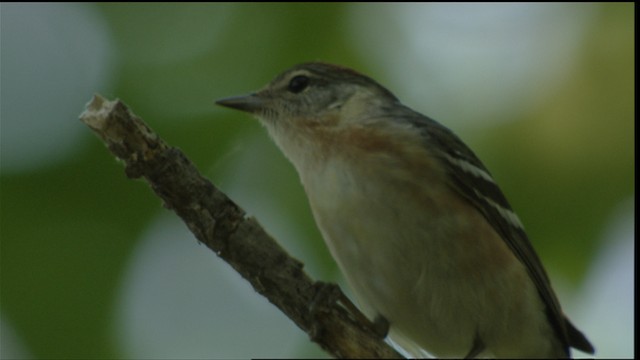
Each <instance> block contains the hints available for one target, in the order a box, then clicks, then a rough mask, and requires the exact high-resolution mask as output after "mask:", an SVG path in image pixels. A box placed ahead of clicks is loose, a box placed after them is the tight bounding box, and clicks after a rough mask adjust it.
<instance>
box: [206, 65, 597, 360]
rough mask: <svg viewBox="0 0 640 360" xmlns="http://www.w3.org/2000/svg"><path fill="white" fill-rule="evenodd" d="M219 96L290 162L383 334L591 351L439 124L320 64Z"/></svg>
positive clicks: (405, 341) (496, 347) (532, 352)
mask: <svg viewBox="0 0 640 360" xmlns="http://www.w3.org/2000/svg"><path fill="white" fill-rule="evenodd" d="M217 103H218V104H220V105H223V106H226V107H230V108H234V109H238V110H242V111H245V112H248V113H251V114H253V115H254V116H256V117H257V118H258V119H259V120H260V121H261V123H262V124H263V125H264V126H265V127H266V128H267V130H268V132H269V134H270V135H271V137H272V138H273V140H274V141H275V142H276V144H277V145H278V147H279V148H280V149H281V150H282V152H283V153H284V154H285V156H286V157H287V158H288V159H289V160H290V161H291V162H292V163H293V165H294V166H295V168H296V170H297V172H298V174H299V175H300V179H301V181H302V184H303V186H304V189H305V191H306V194H307V196H308V198H309V203H310V205H311V209H312V211H313V215H314V218H315V220H316V223H317V224H318V227H319V228H320V231H321V233H322V235H323V237H324V240H325V242H326V243H327V245H328V247H329V249H330V251H331V254H332V255H333V257H334V258H335V260H336V262H337V263H338V266H339V267H340V269H341V270H342V273H343V274H344V276H345V278H346V279H347V282H348V284H349V286H350V287H351V288H352V290H353V292H354V294H355V296H356V298H357V300H358V302H359V304H360V306H361V307H362V309H363V311H364V313H365V314H367V315H368V316H371V318H378V319H383V320H385V321H386V322H387V323H388V324H389V325H390V332H389V335H390V337H391V338H392V339H393V340H394V342H396V343H397V344H399V345H401V346H403V347H405V348H406V349H411V348H414V349H415V348H420V349H424V350H426V351H428V352H429V353H431V354H433V355H436V356H438V357H468V358H474V357H500V358H566V357H570V355H571V353H570V348H572V347H573V348H576V349H579V350H582V351H584V352H587V353H590V354H593V352H594V348H593V346H592V345H591V344H590V343H589V341H588V340H587V339H586V337H585V336H584V335H583V334H582V333H581V332H580V331H579V330H578V329H576V328H575V327H574V326H573V325H572V324H571V322H569V319H567V317H566V316H565V315H564V313H563V312H562V309H561V308H560V304H559V302H558V299H557V298H556V295H555V294H554V292H553V289H552V288H551V284H550V281H549V278H548V276H547V274H546V272H545V270H544V268H543V267H542V263H541V262H540V259H539V258H538V256H537V255H536V253H535V251H534V249H533V247H532V246H531V244H530V242H529V240H528V238H527V235H526V234H525V232H524V228H523V226H522V223H521V222H520V220H519V219H518V216H516V214H515V213H514V212H513V210H512V209H511V206H510V205H509V203H508V202H507V199H506V198H505V196H504V195H503V193H502V191H501V190H500V188H499V187H498V185H497V184H496V182H495V181H494V179H493V177H492V176H491V174H490V173H489V171H488V170H487V168H486V167H485V166H484V165H483V164H482V162H480V160H479V159H478V157H476V155H475V154H474V153H473V152H472V151H471V149H469V147H467V145H465V144H464V143H463V142H462V140H460V139H459V138H458V137H457V136H456V135H455V134H454V133H453V132H451V130H449V129H448V128H446V127H444V126H443V125H441V124H439V123H438V122H436V121H434V120H432V119H430V118H429V117H427V116H424V115H422V114H420V113H418V112H416V111H414V110H411V109H410V108H408V107H407V106H405V105H403V104H402V103H400V101H399V100H398V99H397V98H396V97H395V96H394V95H393V94H392V93H391V92H390V91H389V90H387V89H386V88H384V87H382V86H381V85H379V84H378V83H377V82H376V81H374V80H373V79H371V78H369V77H367V76H364V75H361V74H359V73H357V72H355V71H353V70H351V69H348V68H344V67H340V66H335V65H330V64H326V63H320V62H312V63H306V64H301V65H297V66H294V67H293V68H291V69H289V70H287V71H285V72H284V73H282V74H281V75H279V76H277V77H276V78H275V79H274V80H273V81H271V82H270V83H269V84H268V85H267V86H266V87H264V88H263V89H261V90H259V91H257V92H254V93H251V94H249V95H245V96H238V97H232V98H226V99H222V100H219V101H217Z"/></svg>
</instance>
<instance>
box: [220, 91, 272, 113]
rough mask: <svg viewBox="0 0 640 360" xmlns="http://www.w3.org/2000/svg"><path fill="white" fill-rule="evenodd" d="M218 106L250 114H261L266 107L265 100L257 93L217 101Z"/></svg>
mask: <svg viewBox="0 0 640 360" xmlns="http://www.w3.org/2000/svg"><path fill="white" fill-rule="evenodd" d="M216 104H218V105H222V106H224V107H228V108H232V109H236V110H240V111H246V112H248V113H256V112H259V111H260V110H262V109H264V107H265V101H264V99H263V98H261V97H260V96H258V94H256V93H253V94H249V95H241V96H232V97H228V98H224V99H220V100H216Z"/></svg>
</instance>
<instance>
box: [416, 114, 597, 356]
mask: <svg viewBox="0 0 640 360" xmlns="http://www.w3.org/2000/svg"><path fill="white" fill-rule="evenodd" d="M405 119H407V120H409V122H410V123H412V124H413V125H414V126H416V127H418V128H419V129H420V130H421V131H422V134H423V136H425V137H426V138H427V139H426V140H427V142H429V143H430V144H432V145H433V144H435V145H436V147H437V149H439V150H440V153H436V156H438V157H439V158H440V160H441V161H442V164H443V165H444V166H445V167H446V169H447V172H448V174H449V176H450V177H451V180H452V181H451V185H452V187H453V190H455V191H456V192H458V193H459V194H460V195H462V196H463V197H464V198H466V199H467V200H468V201H469V202H470V203H471V204H472V205H473V206H474V207H475V208H476V209H478V211H480V213H482V215H483V216H484V217H485V218H486V219H487V221H488V222H489V223H490V224H491V226H492V227H493V228H494V229H495V230H496V231H497V232H498V234H500V236H501V237H502V239H504V241H505V242H506V243H507V245H508V246H509V248H510V249H511V250H512V251H513V253H514V254H515V255H516V256H517V258H518V259H520V261H521V262H522V263H523V264H524V265H525V267H526V269H527V271H528V272H529V276H530V277H531V279H532V280H533V282H534V284H535V286H536V288H537V289H538V293H539V294H540V296H541V298H542V300H543V301H544V303H545V304H546V308H547V317H548V318H549V321H550V323H551V324H552V326H553V327H554V329H555V330H556V332H557V333H558V336H559V338H560V339H561V341H562V343H563V344H564V345H565V352H566V353H567V356H569V346H574V347H576V348H578V349H581V350H583V351H586V352H592V351H593V347H591V344H589V341H588V340H587V339H586V338H585V337H584V335H582V333H580V332H579V331H578V330H577V329H575V327H573V325H571V323H569V322H568V321H567V320H566V319H565V317H564V315H563V313H562V310H561V308H560V304H559V302H558V299H557V298H556V296H555V294H554V292H553V290H552V288H551V284H550V281H549V277H548V276H547V273H546V272H545V270H544V268H543V266H542V263H541V262H540V259H539V258H538V255H537V254H536V252H535V251H534V249H533V247H532V246H531V243H530V242H529V239H528V237H527V235H526V233H525V232H524V229H523V228H522V226H521V224H520V223H519V220H518V219H517V217H516V216H515V214H514V213H513V210H512V209H511V206H510V205H509V202H508V201H507V199H506V198H505V196H504V194H503V193H502V191H501V190H500V188H499V187H498V186H497V185H496V184H495V183H494V182H493V181H491V180H490V179H486V178H485V177H483V176H478V174H477V173H476V174H474V173H473V172H471V171H470V170H469V169H470V167H468V168H465V167H463V166H460V163H465V164H469V165H472V166H473V167H475V168H476V169H480V170H481V171H483V172H484V173H486V174H487V175H489V176H490V173H489V171H488V170H487V168H486V167H485V166H484V165H483V164H482V162H481V161H480V159H478V157H477V156H476V155H475V154H474V153H473V151H471V149H469V147H467V146H466V145H465V144H464V143H463V142H462V140H460V139H459V138H458V137H457V136H456V135H455V134H453V133H452V132H451V130H449V129H447V128H446V127H444V126H442V125H441V124H439V123H438V122H436V121H434V120H431V119H430V118H428V117H426V116H424V115H421V114H418V113H415V112H413V116H410V117H409V118H406V117H405ZM430 149H431V150H432V151H433V149H434V147H433V146H431V147H430ZM506 215H512V217H511V218H510V217H509V216H506Z"/></svg>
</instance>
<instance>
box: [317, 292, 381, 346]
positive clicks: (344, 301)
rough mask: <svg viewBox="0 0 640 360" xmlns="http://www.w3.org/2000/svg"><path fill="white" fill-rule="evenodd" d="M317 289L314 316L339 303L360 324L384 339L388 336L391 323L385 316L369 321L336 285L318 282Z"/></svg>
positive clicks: (378, 316)
mask: <svg viewBox="0 0 640 360" xmlns="http://www.w3.org/2000/svg"><path fill="white" fill-rule="evenodd" d="M315 287H316V295H315V298H314V299H313V301H312V303H311V312H312V314H314V316H316V313H317V312H319V311H320V309H322V308H323V307H324V306H327V305H328V304H333V303H336V302H338V303H340V304H341V305H342V306H343V307H344V308H345V309H346V310H347V311H348V312H349V314H350V315H351V317H352V318H353V319H354V320H356V321H357V322H358V323H360V324H363V325H364V326H366V327H368V328H369V329H371V330H372V331H373V332H374V333H375V334H376V335H378V336H380V337H381V338H383V339H384V338H385V337H386V336H387V333H388V332H389V321H387V319H385V318H384V316H382V315H380V314H378V315H377V316H376V318H375V319H374V320H373V321H371V320H369V319H368V318H367V317H366V316H365V315H364V314H363V313H362V312H361V311H360V310H359V309H358V307H357V306H355V305H354V304H353V302H351V300H350V299H349V298H348V297H347V296H346V295H345V294H344V293H343V292H342V290H340V288H339V287H338V285H336V284H331V283H325V282H322V281H317V282H316V283H315Z"/></svg>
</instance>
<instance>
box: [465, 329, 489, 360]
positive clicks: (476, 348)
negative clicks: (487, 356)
mask: <svg viewBox="0 0 640 360" xmlns="http://www.w3.org/2000/svg"><path fill="white" fill-rule="evenodd" d="M483 351H484V343H483V342H482V339H480V336H479V335H478V334H477V333H476V337H475V338H474V339H473V345H472V346H471V350H469V353H468V354H467V355H466V356H465V357H464V358H465V359H475V357H476V356H478V355H480V353H481V352H483Z"/></svg>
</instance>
